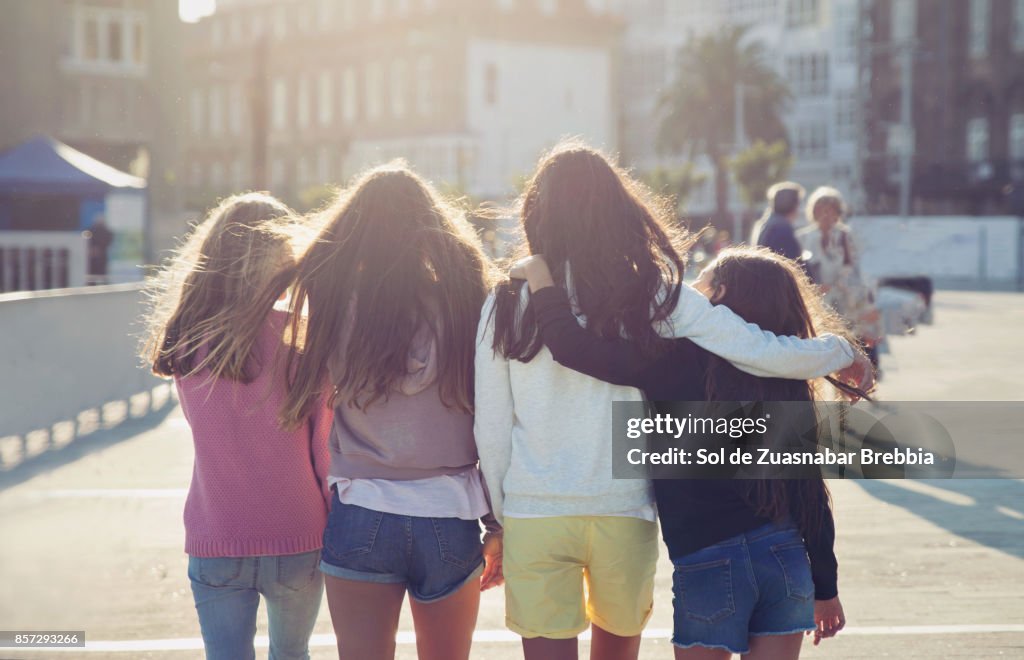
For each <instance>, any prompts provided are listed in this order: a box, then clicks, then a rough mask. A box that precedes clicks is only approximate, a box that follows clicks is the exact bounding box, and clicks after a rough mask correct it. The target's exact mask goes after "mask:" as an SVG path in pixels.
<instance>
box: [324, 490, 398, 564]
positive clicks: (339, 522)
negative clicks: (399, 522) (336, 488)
mask: <svg viewBox="0 0 1024 660" xmlns="http://www.w3.org/2000/svg"><path fill="white" fill-rule="evenodd" d="M331 507H332V509H331V514H330V515H329V516H328V518H327V529H325V530H324V550H325V551H326V552H327V554H328V555H330V556H331V557H333V558H334V559H338V560H342V559H349V558H351V557H355V556H358V555H365V554H367V553H369V552H370V551H371V550H373V544H374V542H375V541H376V540H377V533H378V532H379V531H380V524H381V521H382V520H383V519H384V514H383V513H382V512H381V511H374V510H372V509H365V508H363V507H361V506H356V505H354V504H345V503H344V502H339V501H338V500H334V501H333V502H331Z"/></svg>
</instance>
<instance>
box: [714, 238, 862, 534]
mask: <svg viewBox="0 0 1024 660" xmlns="http://www.w3.org/2000/svg"><path fill="white" fill-rule="evenodd" d="M707 269H708V271H709V273H708V275H710V286H711V289H712V291H713V293H714V295H713V300H714V302H715V303H716V304H720V305H725V306H727V307H728V308H729V309H731V310H732V311H734V312H736V314H737V315H739V316H740V317H742V318H743V320H745V321H747V322H749V323H754V324H757V325H759V326H760V327H761V329H762V330H768V331H770V332H773V333H775V334H777V335H786V336H794V337H802V338H809V337H816V336H818V335H819V334H824V333H831V334H834V335H838V336H840V337H843V338H845V339H846V340H847V341H849V342H850V345H851V346H857V343H856V341H855V340H854V338H853V336H852V335H851V334H850V332H849V330H848V329H847V327H846V325H845V324H844V323H843V320H842V319H841V318H840V317H839V316H838V315H837V314H836V313H835V311H833V310H832V308H831V307H829V306H828V305H826V304H825V302H824V300H823V299H822V297H821V295H820V294H819V292H818V290H817V289H816V288H815V286H814V284H813V283H812V282H811V280H810V278H808V277H807V274H806V273H805V272H804V271H803V269H802V268H800V266H799V265H798V264H797V263H796V262H794V261H792V260H790V259H786V258H784V257H781V256H779V255H778V254H776V253H774V252H772V251H770V250H768V249H765V248H752V247H731V248H726V249H725V250H722V252H720V253H719V255H718V257H717V258H716V259H715V260H714V261H713V262H712V263H711V264H710V265H708V266H707ZM707 367H708V368H707V374H706V376H705V389H706V391H707V397H708V400H718V401H813V400H815V399H819V398H823V392H822V388H820V387H819V383H815V382H813V381H804V380H790V379H785V378H759V377H756V376H752V375H750V374H748V373H745V372H743V371H740V370H739V369H737V368H736V367H734V366H733V365H732V364H730V363H729V362H728V361H726V360H724V359H722V358H720V357H718V356H717V355H713V354H712V355H709V357H708V365H707ZM830 382H832V383H833V385H836V386H837V387H841V386H842V385H841V383H838V382H836V381H832V380H830ZM844 389H845V388H844ZM855 393H856V394H858V395H861V396H864V395H865V393H863V392H859V391H857V392H855ZM746 483H747V486H748V491H747V493H746V499H747V502H748V504H750V506H751V507H752V508H753V509H754V511H755V512H756V513H757V514H758V515H761V516H764V517H766V518H770V519H772V520H779V521H781V520H784V519H786V518H787V517H792V518H793V522H795V523H796V525H797V526H798V527H799V529H800V530H801V532H802V533H803V534H804V536H805V537H810V538H813V537H815V536H816V535H817V534H818V533H819V532H820V530H821V526H822V523H823V520H822V519H821V517H820V513H821V511H822V507H821V504H822V502H823V501H824V502H828V501H829V500H830V496H829V492H828V487H827V486H826V485H825V481H824V480H823V479H822V478H821V476H820V473H818V474H817V477H816V478H810V479H799V480H791V481H790V480H782V479H757V480H751V481H749V482H746ZM794 498H795V501H794Z"/></svg>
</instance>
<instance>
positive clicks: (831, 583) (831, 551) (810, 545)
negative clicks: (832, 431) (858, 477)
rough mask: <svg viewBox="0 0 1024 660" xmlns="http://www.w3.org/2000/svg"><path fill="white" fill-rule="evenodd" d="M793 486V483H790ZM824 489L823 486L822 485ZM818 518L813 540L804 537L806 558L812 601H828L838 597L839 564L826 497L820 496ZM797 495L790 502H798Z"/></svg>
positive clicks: (829, 507)
mask: <svg viewBox="0 0 1024 660" xmlns="http://www.w3.org/2000/svg"><path fill="white" fill-rule="evenodd" d="M791 484H795V482H791ZM822 488H824V484H822ZM822 495H823V497H822V498H821V511H820V518H819V520H820V521H821V525H820V526H819V529H818V534H817V535H816V537H815V538H807V537H806V535H805V537H804V545H805V546H806V547H807V557H808V559H810V561H811V577H812V579H813V580H814V599H815V600H830V599H832V598H835V597H836V596H838V595H839V586H838V585H839V578H838V573H839V562H838V560H836V553H835V541H836V524H835V519H834V518H833V517H832V507H831V506H829V503H828V496H827V495H826V494H824V493H823V494H822ZM798 498H799V494H798V493H796V492H793V493H792V494H791V496H790V501H791V502H794V503H798V502H799V499H798Z"/></svg>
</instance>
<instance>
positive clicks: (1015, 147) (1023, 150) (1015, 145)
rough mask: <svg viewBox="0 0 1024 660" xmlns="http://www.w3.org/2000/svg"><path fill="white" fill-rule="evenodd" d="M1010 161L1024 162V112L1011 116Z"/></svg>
mask: <svg viewBox="0 0 1024 660" xmlns="http://www.w3.org/2000/svg"><path fill="white" fill-rule="evenodd" d="M1010 160H1012V161H1014V162H1024V112H1015V113H1014V114H1012V115H1010Z"/></svg>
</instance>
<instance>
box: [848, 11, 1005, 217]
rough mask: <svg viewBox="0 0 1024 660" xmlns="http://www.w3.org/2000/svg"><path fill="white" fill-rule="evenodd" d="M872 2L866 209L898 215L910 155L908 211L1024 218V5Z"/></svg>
mask: <svg viewBox="0 0 1024 660" xmlns="http://www.w3.org/2000/svg"><path fill="white" fill-rule="evenodd" d="M870 5H871V6H870V19H871V22H872V39H871V43H870V47H871V53H872V54H871V67H872V70H873V72H874V75H873V76H872V77H871V85H870V99H871V100H870V104H869V107H868V126H869V127H870V131H869V152H868V154H867V159H866V164H865V187H866V191H867V197H868V201H869V204H870V209H871V210H872V211H875V212H879V213H891V212H895V211H896V210H897V209H898V206H899V197H900V193H901V190H900V186H901V167H900V165H901V162H900V161H901V154H902V153H903V150H904V149H909V153H910V154H911V159H910V167H909V170H910V173H911V177H910V188H909V190H908V191H907V193H906V194H907V195H908V198H909V210H910V212H911V213H914V214H964V213H966V214H983V215H990V214H1000V213H1006V212H1012V213H1016V214H1024V197H1022V196H1024V1H1022V0H927V1H925V0H918V1H915V0H875V1H874V2H871V3H870ZM904 58H909V67H910V68H909V69H908V66H907V63H905V62H904ZM907 73H909V74H910V80H909V81H907V79H906V78H907V76H906V74H907ZM904 85H909V88H910V94H909V100H910V117H911V120H912V122H911V125H910V127H911V128H910V130H909V131H908V130H907V128H906V127H905V126H904V124H903V123H902V122H901V109H902V103H903V93H902V92H903V87H904Z"/></svg>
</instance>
